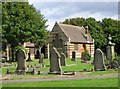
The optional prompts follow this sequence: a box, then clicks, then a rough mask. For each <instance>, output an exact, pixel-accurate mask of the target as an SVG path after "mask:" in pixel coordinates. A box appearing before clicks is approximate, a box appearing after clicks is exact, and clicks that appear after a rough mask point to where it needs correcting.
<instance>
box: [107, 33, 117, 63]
mask: <svg viewBox="0 0 120 89" xmlns="http://www.w3.org/2000/svg"><path fill="white" fill-rule="evenodd" d="M108 40H109V42H108V45H107V47H106V58H107V59H108V60H109V61H110V62H112V60H113V59H114V58H115V52H114V46H115V44H114V43H112V42H111V40H112V37H111V36H110V35H109V37H108Z"/></svg>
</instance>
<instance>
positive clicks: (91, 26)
mask: <svg viewBox="0 0 120 89" xmlns="http://www.w3.org/2000/svg"><path fill="white" fill-rule="evenodd" d="M62 23H64V24H71V25H75V26H84V27H85V26H88V30H89V32H90V34H91V36H92V37H93V38H94V40H95V48H100V49H102V50H103V51H105V49H106V45H107V43H108V36H109V34H110V35H111V36H112V42H114V43H115V44H116V46H115V50H116V52H117V53H119V54H120V50H119V49H120V47H119V45H120V28H118V26H119V25H118V23H119V21H118V20H114V19H111V18H104V19H102V21H96V19H95V18H92V17H89V18H86V19H85V18H70V19H66V20H65V21H63V22H62Z"/></svg>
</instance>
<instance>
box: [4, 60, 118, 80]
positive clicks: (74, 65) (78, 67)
mask: <svg viewBox="0 0 120 89" xmlns="http://www.w3.org/2000/svg"><path fill="white" fill-rule="evenodd" d="M38 61H39V60H37V59H35V60H34V61H30V62H26V65H27V66H28V65H29V66H31V65H32V66H35V65H37V66H39V65H40V64H39V63H38ZM44 62H45V66H46V67H41V68H36V70H37V71H46V72H49V60H48V59H44ZM66 62H67V63H66V64H67V66H62V71H83V69H86V70H88V71H89V70H91V69H92V68H93V65H91V64H90V63H81V62H80V59H76V61H71V59H70V58H67V59H66ZM8 65H12V66H13V67H7V68H2V74H3V75H5V74H6V71H7V69H9V70H10V72H15V70H16V67H15V65H16V62H13V63H12V64H11V63H9V64H8ZM29 71H32V69H31V70H29ZM117 73H118V71H115V70H107V71H95V72H89V73H85V74H84V75H83V76H86V75H89V76H92V75H104V74H117ZM34 77H35V78H51V77H53V78H54V77H58V75H50V74H40V75H30V74H26V75H23V76H21V75H9V76H7V78H5V79H13V80H14V79H29V78H34ZM59 77H60V76H59Z"/></svg>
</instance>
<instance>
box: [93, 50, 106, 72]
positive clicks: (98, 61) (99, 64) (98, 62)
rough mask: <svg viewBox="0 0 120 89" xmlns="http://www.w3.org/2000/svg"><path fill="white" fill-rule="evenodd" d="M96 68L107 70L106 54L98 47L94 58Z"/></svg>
mask: <svg viewBox="0 0 120 89" xmlns="http://www.w3.org/2000/svg"><path fill="white" fill-rule="evenodd" d="M93 65H94V70H95V71H96V70H105V63H104V55H103V52H102V51H101V50H100V49H96V51H95V53H94V60H93Z"/></svg>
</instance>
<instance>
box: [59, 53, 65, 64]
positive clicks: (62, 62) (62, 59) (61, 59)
mask: <svg viewBox="0 0 120 89" xmlns="http://www.w3.org/2000/svg"><path fill="white" fill-rule="evenodd" d="M60 62H61V66H66V56H65V54H64V53H61V58H60Z"/></svg>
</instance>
